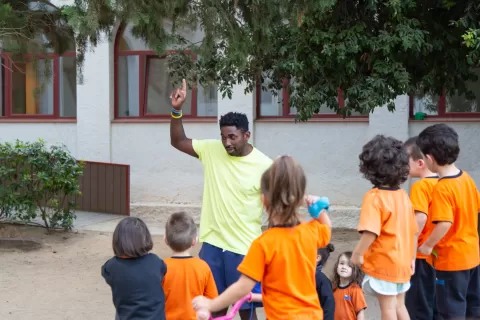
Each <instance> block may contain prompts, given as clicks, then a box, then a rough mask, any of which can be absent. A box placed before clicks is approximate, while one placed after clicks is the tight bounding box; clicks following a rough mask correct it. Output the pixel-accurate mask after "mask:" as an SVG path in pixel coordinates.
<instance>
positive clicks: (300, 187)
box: [192, 156, 331, 319]
mask: <svg viewBox="0 0 480 320" xmlns="http://www.w3.org/2000/svg"><path fill="white" fill-rule="evenodd" d="M306 186H307V180H306V177H305V173H304V171H303V169H302V167H301V166H300V165H299V164H298V163H297V162H296V161H295V159H293V158H292V157H290V156H281V157H278V158H277V159H276V160H275V161H274V162H273V164H272V166H271V167H270V168H269V169H268V170H267V171H265V173H264V174H263V175H262V178H261V182H260V188H261V192H262V200H263V204H264V206H265V211H266V212H267V215H268V225H269V228H268V230H266V231H265V232H264V233H263V234H262V235H260V236H259V237H258V238H257V239H256V240H254V241H253V243H252V244H251V246H250V249H249V251H248V253H247V255H246V256H245V258H244V259H243V262H242V263H241V264H240V265H239V267H238V271H239V272H240V273H241V276H240V279H239V280H238V281H237V282H235V283H234V284H232V285H231V286H230V287H228V288H227V289H226V290H225V291H224V292H223V293H222V294H220V295H219V296H218V297H217V298H215V299H213V300H210V299H207V298H205V297H196V298H195V299H193V301H192V304H193V307H194V309H195V310H196V311H197V312H198V313H197V314H200V313H202V316H203V318H202V319H205V318H206V317H207V316H208V313H211V312H215V311H218V310H222V309H224V308H225V307H227V306H229V305H231V304H233V303H235V302H236V301H238V300H240V299H241V298H243V297H244V296H246V295H247V294H249V293H250V292H251V291H252V289H253V288H254V286H255V284H256V283H258V282H260V283H261V284H262V302H263V306H264V310H265V315H266V317H267V319H322V318H323V317H322V314H323V313H322V308H321V306H320V302H319V301H318V296H317V292H316V289H315V265H316V259H317V250H318V248H322V247H325V246H326V245H327V244H328V243H329V242H330V237H331V222H330V218H329V217H328V215H327V214H326V213H325V212H321V213H320V215H319V216H318V217H317V218H314V219H312V221H310V222H301V220H300V215H299V213H298V209H299V207H300V206H302V205H305V204H307V205H312V204H313V203H314V202H316V201H317V200H318V199H319V198H317V197H313V196H308V197H305V189H306ZM207 319H208V318H207Z"/></svg>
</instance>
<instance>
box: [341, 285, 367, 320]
mask: <svg viewBox="0 0 480 320" xmlns="http://www.w3.org/2000/svg"><path fill="white" fill-rule="evenodd" d="M333 298H334V299H335V317H334V319H335V320H356V319H357V314H358V313H359V312H360V311H362V310H364V309H366V308H367V302H366V301H365V296H364V295H363V290H362V288H360V286H359V285H358V284H356V283H350V284H349V285H348V286H346V287H343V288H342V287H338V288H337V289H335V291H333Z"/></svg>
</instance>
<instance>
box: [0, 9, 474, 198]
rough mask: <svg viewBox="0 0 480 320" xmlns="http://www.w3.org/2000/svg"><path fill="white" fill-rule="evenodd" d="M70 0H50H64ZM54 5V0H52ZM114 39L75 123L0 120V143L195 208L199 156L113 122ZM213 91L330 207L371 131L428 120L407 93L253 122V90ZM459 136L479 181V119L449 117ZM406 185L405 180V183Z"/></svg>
mask: <svg viewBox="0 0 480 320" xmlns="http://www.w3.org/2000/svg"><path fill="white" fill-rule="evenodd" d="M69 1H70V0H68V1H67V0H65V1H60V0H58V1H56V2H57V4H65V3H66V2H69ZM54 3H55V1H54ZM112 61H113V44H112V43H110V42H108V41H104V42H102V43H100V44H99V46H98V47H97V48H95V50H94V51H93V52H89V53H88V54H87V57H86V62H85V66H84V70H83V74H84V84H83V85H78V87H77V106H78V108H77V109H78V110H77V123H53V122H51V123H18V122H16V123H6V122H4V121H1V120H0V141H14V140H15V139H21V140H28V141H33V140H37V139H38V138H42V139H44V140H46V141H47V142H48V143H50V144H51V143H62V144H65V145H66V146H67V147H68V148H69V149H70V151H71V152H72V153H73V155H74V156H76V157H77V158H78V159H82V160H90V161H101V162H113V163H120V164H129V165H130V169H131V171H130V172H131V201H132V203H133V204H134V205H137V206H142V205H145V204H150V205H152V206H161V205H168V204H178V205H191V206H197V207H198V206H199V205H200V204H201V197H202V189H203V172H202V167H201V164H200V162H199V161H198V160H197V159H195V158H192V157H189V156H187V155H184V154H182V153H181V152H179V151H177V150H175V149H174V148H173V147H171V146H170V137H169V121H168V120H152V121H148V122H139V121H137V123H128V122H127V121H128V120H122V121H112V120H113V62H112ZM218 96H219V104H218V105H219V106H218V108H219V111H218V114H219V116H220V115H222V114H225V113H227V112H229V111H238V112H243V113H246V114H247V116H248V118H249V120H250V129H251V131H252V139H251V142H252V143H253V144H254V145H255V146H256V147H257V148H258V149H259V150H261V151H262V152H264V153H265V154H267V155H269V156H270V157H272V158H274V157H276V156H277V155H280V154H290V155H293V156H295V157H296V158H297V159H298V161H299V162H300V163H301V164H302V165H303V166H304V168H305V170H306V172H307V175H308V191H309V192H311V193H315V194H321V195H327V196H329V197H330V199H331V200H332V202H333V203H334V204H335V205H337V206H344V207H358V206H359V205H360V204H361V200H362V197H363V194H364V193H365V192H366V191H367V190H368V189H369V188H370V187H371V186H370V185H369V182H368V181H366V180H365V179H363V178H362V176H361V174H360V173H359V170H358V162H359V161H358V155H359V153H360V152H361V149H362V146H363V144H364V143H366V142H367V141H368V140H369V139H370V138H372V137H373V136H374V135H376V134H385V135H390V136H393V137H395V138H398V139H401V140H404V139H406V138H408V137H409V136H412V135H417V134H418V133H419V132H420V131H421V130H422V129H423V128H425V127H426V126H428V125H430V124H433V122H431V121H428V122H418V121H414V122H409V119H408V106H409V100H408V97H407V96H399V97H398V98H397V99H396V111H395V113H390V112H388V110H387V109H386V108H378V109H376V110H375V111H374V113H373V114H370V116H369V119H368V120H366V121H365V122H351V121H350V122H349V121H342V120H341V119H338V120H336V121H318V120H314V121H311V122H307V123H295V122H294V120H293V119H292V121H291V122H285V120H284V119H283V120H282V121H279V122H271V121H262V120H259V121H255V119H256V114H255V107H254V105H255V104H254V95H252V94H247V95H245V94H244V88H243V87H242V86H237V87H235V88H234V90H233V98H232V100H229V99H223V100H222V98H221V94H219V95H218ZM449 125H451V126H452V127H453V128H455V129H456V130H457V131H458V133H459V135H460V142H461V154H460V159H459V161H458V165H459V166H460V167H462V168H463V169H465V170H467V171H468V172H469V173H470V174H471V175H472V176H473V177H474V179H475V180H476V181H477V183H478V184H479V185H480V166H479V165H478V164H479V162H480V160H479V159H480V148H477V146H478V144H479V142H478V141H479V137H480V122H471V123H466V122H450V123H449ZM185 131H186V134H187V136H188V137H190V138H197V139H203V138H219V134H220V132H219V127H218V122H213V121H211V122H205V123H202V122H199V121H198V120H194V121H192V120H185ZM405 187H406V188H408V184H406V185H405Z"/></svg>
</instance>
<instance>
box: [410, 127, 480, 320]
mask: <svg viewBox="0 0 480 320" xmlns="http://www.w3.org/2000/svg"><path fill="white" fill-rule="evenodd" d="M417 145H418V146H419V147H420V150H422V153H423V154H424V155H425V159H426V160H425V162H426V164H427V167H428V169H429V170H430V171H432V172H435V173H437V174H438V175H439V177H440V178H439V180H438V182H437V184H436V185H435V187H434V188H433V193H432V207H431V209H430V212H429V215H430V216H431V218H430V220H431V221H432V222H433V223H434V224H435V226H434V227H433V230H432V232H431V233H430V235H429V236H428V238H427V239H426V240H425V241H424V242H423V244H422V245H421V246H420V247H419V248H418V251H419V252H420V253H422V254H425V255H426V256H427V257H428V259H429V260H431V262H432V264H433V266H434V268H435V276H436V312H437V315H436V316H437V319H439V320H443V319H465V317H466V318H467V319H480V267H479V264H480V251H479V236H478V221H479V219H478V214H479V211H480V197H479V193H478V188H477V186H476V185H475V181H473V179H472V178H471V177H470V175H469V174H468V173H467V172H465V171H463V170H460V169H458V168H457V167H456V165H455V162H456V161H457V158H458V155H459V153H460V146H459V141H458V134H457V133H456V132H455V130H454V129H453V128H451V127H449V126H447V125H445V124H435V125H433V126H429V127H427V128H426V129H424V130H423V131H422V132H421V133H420V134H419V135H418V138H417ZM433 248H435V251H436V253H437V256H436V257H433V256H432V250H433Z"/></svg>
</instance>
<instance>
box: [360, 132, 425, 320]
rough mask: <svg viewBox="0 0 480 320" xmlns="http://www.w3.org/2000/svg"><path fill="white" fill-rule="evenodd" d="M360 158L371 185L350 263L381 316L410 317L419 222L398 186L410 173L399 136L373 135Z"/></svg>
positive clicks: (364, 200) (365, 199)
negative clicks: (407, 305)
mask: <svg viewBox="0 0 480 320" xmlns="http://www.w3.org/2000/svg"><path fill="white" fill-rule="evenodd" d="M359 158H360V172H362V173H363V175H364V177H365V178H366V179H367V180H369V181H370V182H371V183H372V184H373V185H374V187H373V188H372V189H371V190H369V191H368V192H367V193H366V194H365V196H364V198H363V203H362V208H361V211H360V222H359V225H358V231H359V232H360V233H361V238H360V241H359V243H358V245H357V246H356V248H355V250H354V252H353V255H352V262H353V263H354V264H356V265H361V268H362V271H363V272H365V278H364V280H363V283H362V288H363V290H364V291H365V293H368V294H371V295H375V296H376V297H377V299H378V301H379V304H380V309H381V313H382V319H389V320H395V319H410V318H409V315H408V311H407V309H406V308H405V292H407V291H408V289H409V288H410V278H411V276H412V274H413V272H414V266H415V256H416V248H417V237H416V236H417V233H418V231H417V230H418V227H417V223H416V220H415V214H414V210H413V206H412V203H411V202H410V199H409V197H408V194H407V193H406V192H405V191H404V190H402V189H400V184H402V183H404V182H405V181H406V180H407V178H408V174H409V165H408V163H409V162H408V154H407V151H406V150H405V148H404V146H403V143H402V142H401V141H399V140H396V139H394V138H390V137H385V136H383V135H378V136H376V137H375V138H373V139H372V140H371V141H369V142H368V143H367V144H365V145H364V146H363V150H362V153H361V154H360V156H359Z"/></svg>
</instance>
